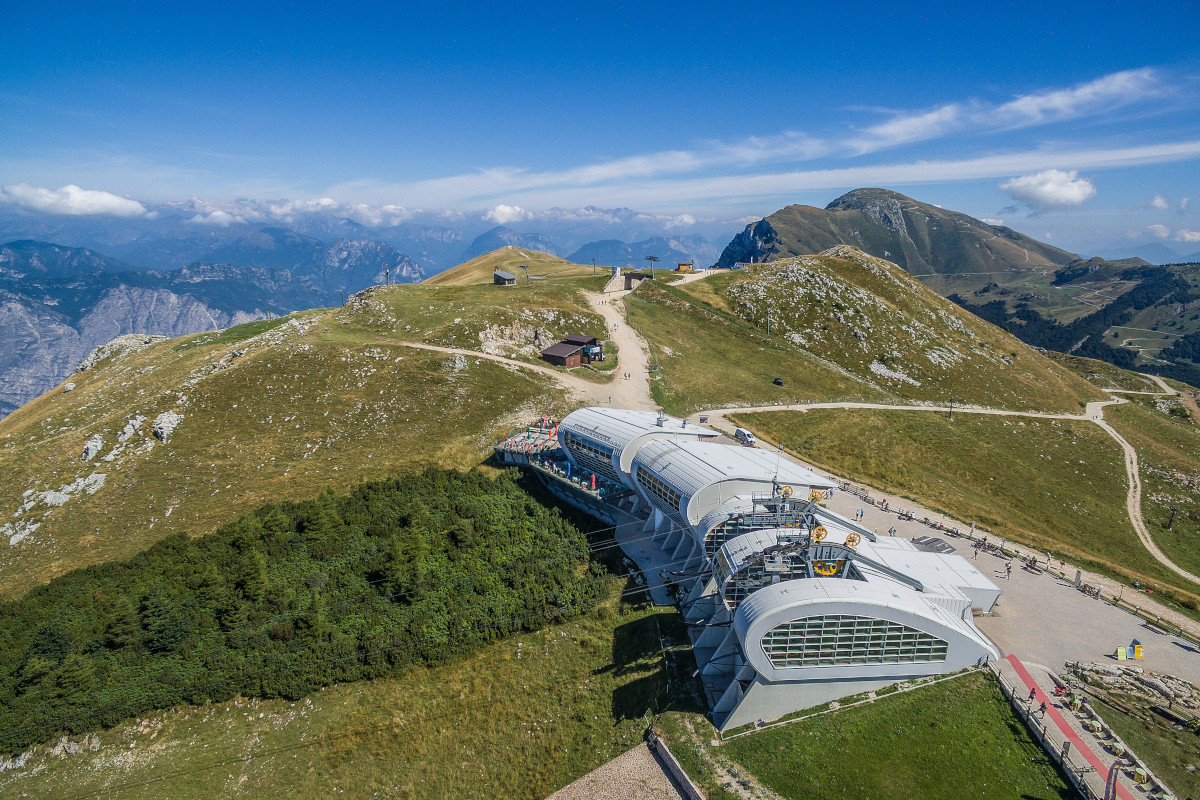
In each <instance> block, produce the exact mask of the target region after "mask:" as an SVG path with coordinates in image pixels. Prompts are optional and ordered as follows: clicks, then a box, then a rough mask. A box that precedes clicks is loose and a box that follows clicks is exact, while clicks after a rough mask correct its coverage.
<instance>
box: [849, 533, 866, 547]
mask: <svg viewBox="0 0 1200 800" xmlns="http://www.w3.org/2000/svg"><path fill="white" fill-rule="evenodd" d="M861 541H862V537H861V536H859V535H858V534H857V533H852V534H850V535H849V536H847V537H846V547H858V543H859V542H861Z"/></svg>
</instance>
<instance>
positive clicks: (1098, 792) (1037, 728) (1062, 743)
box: [988, 662, 1108, 800]
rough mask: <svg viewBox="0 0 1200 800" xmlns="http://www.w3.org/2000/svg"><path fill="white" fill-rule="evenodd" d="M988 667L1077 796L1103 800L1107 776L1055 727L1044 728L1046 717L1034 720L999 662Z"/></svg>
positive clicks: (1034, 715) (1031, 709)
mask: <svg viewBox="0 0 1200 800" xmlns="http://www.w3.org/2000/svg"><path fill="white" fill-rule="evenodd" d="M988 667H989V669H990V671H991V673H992V674H993V675H994V676H995V677H996V682H997V683H998V684H999V685H1000V690H1001V691H1002V692H1004V696H1005V697H1007V698H1008V700H1009V702H1011V703H1012V706H1013V708H1014V709H1016V712H1017V716H1019V717H1020V718H1021V719H1022V720H1023V721H1024V722H1025V725H1026V727H1027V728H1029V732H1030V733H1031V734H1033V738H1034V739H1035V740H1036V741H1037V743H1038V744H1040V745H1041V746H1042V749H1043V750H1045V751H1046V753H1047V755H1049V756H1050V760H1051V761H1053V762H1054V764H1056V765H1057V766H1058V767H1059V769H1061V770H1062V772H1063V774H1065V775H1066V776H1067V778H1068V779H1070V781H1071V785H1072V786H1074V787H1075V790H1076V791H1078V792H1079V794H1080V796H1081V797H1083V798H1085V800H1103V797H1104V783H1105V779H1106V778H1107V777H1108V776H1107V775H1100V774H1098V773H1097V772H1096V768H1095V767H1093V766H1092V765H1091V764H1089V763H1087V762H1086V761H1085V760H1084V758H1083V757H1082V756H1081V755H1079V754H1077V753H1076V752H1074V751H1073V750H1071V748H1070V745H1069V740H1068V739H1067V737H1066V734H1065V733H1064V732H1063V731H1062V730H1061V729H1059V727H1058V726H1057V725H1055V724H1053V723H1050V724H1047V723H1046V719H1045V715H1042V717H1041V718H1040V719H1039V718H1038V717H1037V707H1035V706H1034V705H1033V704H1032V703H1030V702H1028V700H1027V699H1026V697H1027V695H1025V694H1024V687H1021V691H1020V693H1018V691H1017V685H1016V684H1010V683H1009V682H1008V680H1007V679H1005V677H1004V674H1003V673H1002V672H1001V671H1000V666H999V663H998V662H990V663H989V664H988ZM1097 755H1100V754H1097Z"/></svg>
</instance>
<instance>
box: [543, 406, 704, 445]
mask: <svg viewBox="0 0 1200 800" xmlns="http://www.w3.org/2000/svg"><path fill="white" fill-rule="evenodd" d="M660 420H661V421H662V425H659V421H660ZM558 430H559V436H560V437H561V436H562V434H563V433H564V432H566V431H573V432H575V433H578V434H580V435H582V436H585V437H587V438H589V439H592V440H594V441H597V442H600V443H602V444H606V445H608V446H610V447H612V448H613V449H615V450H617V451H623V450H624V449H625V448H626V447H628V446H629V445H630V444H631V443H632V442H633V441H634V440H636V439H638V438H640V437H642V436H645V435H647V434H653V435H656V436H659V435H661V436H663V437H666V438H672V439H673V438H676V437H679V436H686V437H689V438H691V437H697V436H716V435H717V433H716V432H715V431H712V430H709V429H708V428H702V427H699V426H697V425H692V424H690V423H689V422H687V420H682V419H676V418H675V417H668V416H666V415H665V414H661V415H660V414H658V413H657V412H654V411H634V410H633V409H628V408H604V407H598V406H590V407H588V408H580V409H576V410H575V411H572V412H571V413H570V414H567V416H566V417H564V418H563V420H562V422H560V423H559V424H558Z"/></svg>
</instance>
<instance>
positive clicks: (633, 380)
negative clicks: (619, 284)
mask: <svg viewBox="0 0 1200 800" xmlns="http://www.w3.org/2000/svg"><path fill="white" fill-rule="evenodd" d="M631 291H632V290H629V291H626V290H621V291H618V292H608V293H606V294H595V293H594V292H584V293H583V296H584V297H585V298H587V301H588V303H590V304H591V306H592V309H593V310H594V311H595V312H596V313H597V314H599V315H600V316H602V317H604V326H605V328H606V330H607V331H608V336H609V338H610V339H612V340H613V342H615V343H616V345H617V363H618V368H617V375H616V377H615V379H614V380H613V381H612V382H611V383H607V384H605V385H604V386H605V391H607V392H608V393H609V396H611V398H612V401H611V404H612V405H613V406H615V407H617V408H633V409H637V410H640V411H656V410H657V409H658V404H657V403H655V402H654V399H653V398H652V397H651V396H650V356H649V355H647V352H646V342H645V340H643V339H642V337H641V336H639V335H638V332H637V331H635V330H634V329H633V328H632V327H630V326H629V325H628V324H627V323H626V322H625V297H626V296H628V295H629V294H630V292H631ZM626 375H628V376H629V377H628V378H626V377H625V376H626Z"/></svg>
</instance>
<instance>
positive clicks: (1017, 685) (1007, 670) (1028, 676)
mask: <svg viewBox="0 0 1200 800" xmlns="http://www.w3.org/2000/svg"><path fill="white" fill-rule="evenodd" d="M999 667H1000V670H999V671H1000V675H1001V678H1002V680H1004V682H1005V683H1006V684H1007V685H1008V686H1012V687H1014V689H1013V691H1014V692H1015V693H1017V697H1016V698H1015V699H1016V700H1017V701H1018V702H1020V699H1021V697H1022V695H1024V696H1025V697H1028V695H1027V694H1025V692H1027V691H1028V690H1030V689H1032V690H1033V693H1034V696H1033V700H1032V701H1029V700H1026V701H1025V708H1026V710H1027V712H1028V713H1029V714H1030V715H1031V717H1032V719H1033V721H1034V722H1037V721H1038V719H1039V717H1040V718H1041V723H1042V724H1043V726H1044V728H1043V730H1044V734H1043V735H1045V736H1046V737H1047V739H1048V740H1049V742H1050V745H1051V747H1052V748H1053V749H1056V750H1057V751H1058V752H1060V753H1061V752H1062V743H1063V741H1064V740H1065V741H1068V742H1070V743H1071V749H1070V752H1069V753H1068V755H1067V765H1068V767H1069V768H1072V771H1073V772H1074V773H1075V774H1076V775H1079V774H1080V772H1083V778H1084V779H1085V780H1086V781H1087V783H1088V784H1089V786H1090V787H1091V788H1092V790H1093V791H1094V792H1096V794H1097V795H1103V793H1104V783H1105V781H1106V780H1107V778H1108V772H1109V768H1110V767H1111V766H1112V765H1113V763H1114V762H1119V761H1120V759H1118V758H1117V757H1116V756H1115V755H1114V754H1112V753H1110V752H1108V751H1107V750H1106V749H1105V747H1104V745H1103V744H1102V741H1101V739H1099V738H1098V737H1097V736H1095V735H1093V734H1092V733H1090V732H1088V731H1086V730H1085V729H1084V727H1083V724H1082V718H1081V717H1082V715H1078V714H1076V713H1074V712H1072V711H1071V710H1070V709H1069V708H1068V707H1067V702H1066V698H1062V697H1059V698H1056V697H1055V696H1054V686H1055V684H1054V681H1053V680H1052V679H1051V678H1050V675H1049V671H1048V670H1046V669H1045V668H1044V667H1038V666H1037V665H1032V664H1031V665H1028V666H1027V665H1025V664H1023V663H1021V661H1020V659H1018V658H1017V657H1016V656H1009V657H1008V658H1007V659H1005V660H1004V661H1002V662H1000V664H999ZM1042 703H1045V704H1046V713H1045V714H1038V713H1037V709H1038V708H1039V707H1040V706H1041V705H1042ZM1089 767H1090V768H1091V770H1092V771H1091V772H1090V773H1089V772H1087V771H1086V770H1087V769H1088V768H1089ZM1120 769H1121V768H1120V767H1118V770H1120ZM1135 792H1136V794H1135ZM1142 794H1144V790H1137V789H1135V784H1134V782H1133V780H1132V779H1131V778H1130V777H1129V776H1128V775H1127V774H1125V773H1124V771H1121V772H1120V773H1119V778H1118V779H1117V797H1119V798H1121V800H1135V798H1139V797H1140V796H1141V795H1142Z"/></svg>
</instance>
